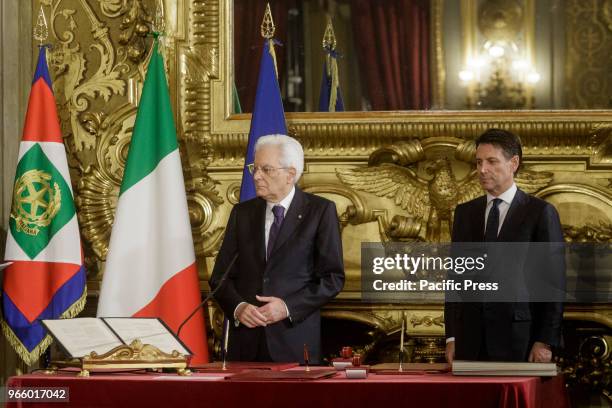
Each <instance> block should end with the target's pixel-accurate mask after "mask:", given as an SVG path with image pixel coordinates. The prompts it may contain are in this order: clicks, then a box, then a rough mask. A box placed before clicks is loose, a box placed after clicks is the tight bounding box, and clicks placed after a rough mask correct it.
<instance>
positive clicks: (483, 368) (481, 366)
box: [453, 360, 557, 377]
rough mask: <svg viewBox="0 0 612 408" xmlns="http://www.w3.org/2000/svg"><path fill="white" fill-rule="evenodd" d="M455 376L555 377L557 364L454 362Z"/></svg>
mask: <svg viewBox="0 0 612 408" xmlns="http://www.w3.org/2000/svg"><path fill="white" fill-rule="evenodd" d="M453 374H454V375H485V376H487V375H489V376H521V377H522V376H526V377H530V376H534V377H554V376H556V375H557V365H556V364H555V363H521V362H502V361H461V360H455V361H453Z"/></svg>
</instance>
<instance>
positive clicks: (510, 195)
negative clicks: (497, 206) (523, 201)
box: [487, 183, 518, 205]
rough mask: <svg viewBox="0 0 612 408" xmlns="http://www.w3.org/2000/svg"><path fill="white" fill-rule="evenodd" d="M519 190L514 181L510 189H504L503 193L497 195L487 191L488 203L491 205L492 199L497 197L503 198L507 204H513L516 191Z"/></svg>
mask: <svg viewBox="0 0 612 408" xmlns="http://www.w3.org/2000/svg"><path fill="white" fill-rule="evenodd" d="M517 190H518V188H517V187H516V184H515V183H512V185H511V186H510V188H509V189H507V190H506V191H504V192H503V193H501V194H500V195H498V196H497V197H495V196H493V195H491V194H489V193H487V205H489V203H490V202H491V201H493V200H494V199H496V198H499V199H501V200H502V201H503V202H505V203H506V204H511V203H512V200H514V196H515V195H516V191H517Z"/></svg>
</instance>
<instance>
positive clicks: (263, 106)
mask: <svg viewBox="0 0 612 408" xmlns="http://www.w3.org/2000/svg"><path fill="white" fill-rule="evenodd" d="M270 134H283V135H286V134H287V125H286V123H285V110H284V108H283V99H282V98H281V94H280V87H279V86H278V79H277V76H276V55H275V53H274V39H273V38H269V39H268V38H267V39H265V40H264V47H263V52H262V54H261V62H260V64H259V79H258V81H257V93H256V94H255V106H254V108H253V115H252V117H251V130H250V131H249V141H248V145H247V152H246V156H245V160H244V169H243V171H242V185H241V186H240V201H246V200H250V199H251V198H254V197H255V184H254V183H253V176H252V175H251V174H250V173H249V170H248V168H247V165H248V164H250V163H253V160H255V143H257V139H259V138H260V137H261V136H265V135H270Z"/></svg>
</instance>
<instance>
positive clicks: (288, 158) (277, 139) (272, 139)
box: [255, 134, 304, 184]
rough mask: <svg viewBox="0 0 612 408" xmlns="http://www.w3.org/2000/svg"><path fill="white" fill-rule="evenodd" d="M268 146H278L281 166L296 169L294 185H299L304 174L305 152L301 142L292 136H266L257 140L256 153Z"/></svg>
mask: <svg viewBox="0 0 612 408" xmlns="http://www.w3.org/2000/svg"><path fill="white" fill-rule="evenodd" d="M267 146H276V147H278V148H279V149H280V151H281V155H280V165H281V166H282V167H293V168H294V169H295V180H293V183H295V184H297V182H298V180H299V179H300V177H302V173H303V172H304V150H303V149H302V145H301V144H300V142H298V141H297V140H295V139H294V138H292V137H291V136H286V135H280V134H274V135H265V136H261V137H260V138H259V139H257V143H255V152H257V151H258V150H259V149H261V148H262V147H267Z"/></svg>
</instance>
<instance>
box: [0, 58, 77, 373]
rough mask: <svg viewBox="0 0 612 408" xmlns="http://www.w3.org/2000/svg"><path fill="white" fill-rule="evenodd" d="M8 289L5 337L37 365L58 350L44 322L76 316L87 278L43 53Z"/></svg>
mask: <svg viewBox="0 0 612 408" xmlns="http://www.w3.org/2000/svg"><path fill="white" fill-rule="evenodd" d="M5 259H6V260H7V261H12V262H13V263H12V264H11V265H10V266H9V267H8V268H6V269H5V270H4V278H3V283H2V315H3V319H2V320H1V325H2V331H3V332H4V335H5V336H6V338H7V339H8V342H9V343H10V344H11V345H12V346H13V347H14V348H15V351H16V352H17V354H18V355H19V356H20V357H21V358H22V359H23V361H24V362H25V363H26V364H28V365H31V364H32V363H34V362H35V361H36V360H37V359H38V358H39V357H40V356H41V354H42V353H44V351H45V350H46V349H47V347H48V346H49V344H50V343H51V337H50V336H49V335H48V334H47V333H46V330H45V329H44V328H43V327H42V325H41V324H40V320H41V319H59V318H70V317H74V316H76V315H77V314H78V313H79V312H80V311H81V310H83V306H85V297H86V293H87V288H86V273H85V268H84V266H83V257H82V251H81V240H80V236H79V225H78V222H77V216H76V211H75V206H74V199H73V192H72V185H71V183H70V174H69V172H68V162H67V160H66V150H65V148H64V143H63V141H62V134H61V131H60V126H59V122H58V119H57V111H56V107H55V98H54V97H53V91H52V88H51V77H50V76H49V69H48V67H47V60H46V48H45V47H41V48H40V51H39V54H38V64H37V66H36V72H35V74H34V80H33V81H32V90H31V92H30V100H29V102H28V111H27V113H26V118H25V126H24V129H23V138H22V140H21V144H20V146H19V157H18V163H17V171H16V174H15V187H14V190H13V203H12V206H11V214H10V218H9V231H8V236H7V239H6V251H5Z"/></svg>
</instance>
